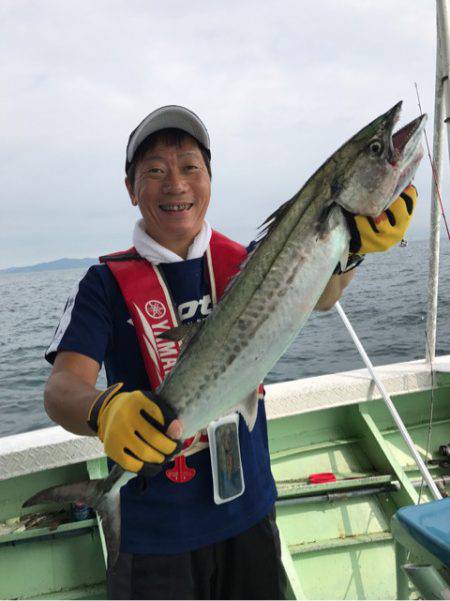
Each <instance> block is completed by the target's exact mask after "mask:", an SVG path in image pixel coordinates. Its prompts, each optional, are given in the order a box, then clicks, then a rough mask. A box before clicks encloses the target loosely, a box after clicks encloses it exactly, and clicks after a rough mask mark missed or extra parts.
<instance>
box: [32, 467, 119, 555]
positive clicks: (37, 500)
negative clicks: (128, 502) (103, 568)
mask: <svg viewBox="0 0 450 601" xmlns="http://www.w3.org/2000/svg"><path fill="white" fill-rule="evenodd" d="M122 472H123V470H122ZM119 475H120V474H119V472H117V471H115V470H114V469H113V470H112V471H111V473H110V474H109V476H108V478H104V479H96V480H85V481H83V482H74V483H72V484H63V485H61V486H52V487H50V488H46V489H44V490H41V491H40V492H38V493H36V494H35V495H33V496H32V497H30V498H29V499H27V500H26V501H25V502H24V503H23V505H22V507H31V506H32V505H39V504H45V503H74V502H76V501H80V502H82V503H84V504H85V505H88V506H89V507H92V509H94V510H95V511H96V512H97V514H98V516H99V518H100V520H101V524H102V528H103V533H104V535H105V542H106V548H107V551H108V566H113V565H114V564H115V563H116V561H117V557H118V555H119V549H120V494H119V490H118V489H117V488H116V489H114V490H111V489H112V486H113V484H114V483H115V482H116V480H117V476H119Z"/></svg>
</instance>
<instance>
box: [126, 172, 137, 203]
mask: <svg viewBox="0 0 450 601" xmlns="http://www.w3.org/2000/svg"><path fill="white" fill-rule="evenodd" d="M125 186H126V187H127V190H128V196H129V197H130V199H131V204H132V205H133V206H134V207H135V206H136V205H137V203H138V201H137V198H136V196H135V194H134V191H133V186H132V185H131V182H130V180H129V179H128V177H126V178H125Z"/></svg>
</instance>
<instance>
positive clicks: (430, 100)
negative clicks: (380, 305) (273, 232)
mask: <svg viewBox="0 0 450 601" xmlns="http://www.w3.org/2000/svg"><path fill="white" fill-rule="evenodd" d="M434 5H435V3H434V2H432V1H431V0H395V1H394V2H393V1H392V0H314V1H313V0H308V1H305V0H292V1H291V0H283V1H282V2H280V0H264V2H261V0H258V1H256V0H255V1H254V0H239V1H235V0H227V2H223V3H219V2H206V1H196V0H193V1H191V2H189V3H186V2H184V1H183V2H181V1H175V0H174V1H172V0H165V1H164V2H154V1H152V0H145V1H144V0H142V1H141V0H126V1H125V0H124V1H120V0H107V1H106V0H96V1H95V2H91V1H83V0H82V1H79V2H72V1H71V0H54V1H51V0H39V1H38V2H37V1H31V0H29V1H23V0H1V2H0V87H1V90H2V93H1V97H0V124H1V132H2V135H1V139H2V143H1V145H0V153H1V157H0V159H1V161H0V173H1V180H2V183H1V195H2V197H1V205H0V222H1V243H0V248H1V255H0V268H2V267H9V266H12V265H25V264H32V263H37V262H40V261H46V260H52V259H56V258H59V257H63V256H65V257H85V256H97V255H99V254H104V253H107V252H110V251H115V250H119V249H123V248H127V247H129V246H130V245H131V231H132V227H133V224H134V222H135V220H136V219H137V213H136V209H135V208H133V207H131V205H130V203H129V200H128V196H127V194H126V190H125V188H124V185H123V177H124V172H123V169H124V158H125V145H126V141H127V138H128V135H129V133H130V131H131V130H132V129H134V127H135V126H136V125H137V124H138V123H139V122H140V121H141V120H142V119H143V118H144V117H145V116H146V115H147V114H148V113H149V112H151V111H152V110H154V109H155V108H157V107H158V106H161V105H165V104H181V105H185V106H187V107H188V108H190V109H192V110H194V111H195V112H196V113H197V114H199V116H200V117H201V118H202V120H203V121H204V122H205V124H206V126H207V128H208V130H209V132H210V136H211V142H212V155H213V162H212V167H213V194H212V202H211V207H210V211H209V220H210V222H211V223H212V225H213V226H214V227H216V228H217V229H220V230H221V231H222V232H224V233H225V234H228V235H229V236H232V237H234V238H236V239H237V240H239V241H241V242H248V241H249V240H251V239H252V238H253V237H254V235H255V231H256V226H257V225H258V224H259V223H261V222H262V221H263V220H264V218H265V217H266V216H267V215H268V214H269V213H271V212H272V211H273V209H274V208H275V207H276V206H278V205H279V204H281V203H282V202H283V201H284V200H286V199H287V198H289V197H290V196H292V195H293V193H295V192H296V191H297V190H298V189H299V188H300V187H301V186H302V184H303V183H304V182H305V180H306V179H307V177H308V176H309V175H311V174H312V172H313V171H314V170H315V169H316V168H317V167H318V166H319V165H320V164H321V163H322V162H323V161H324V160H325V159H326V158H327V157H328V156H329V155H330V154H332V153H333V151H334V150H335V149H336V148H337V147H338V146H340V145H341V144H342V143H343V142H344V141H345V140H346V139H348V138H349V137H350V136H351V135H352V134H353V133H355V132H356V131H357V130H358V129H360V128H361V127H362V126H364V125H365V124H366V123H368V122H369V121H370V120H371V119H372V118H374V117H375V116H377V115H378V114H380V113H382V112H384V111H385V110H387V109H388V108H390V107H391V106H392V105H393V104H395V103H396V102H397V101H398V100H400V99H403V100H404V105H403V116H402V123H406V122H407V120H410V119H412V118H414V117H415V116H416V115H417V114H418V106H417V100H416V95H415V89H414V82H415V81H416V82H417V83H418V86H419V90H420V94H421V100H422V106H423V109H424V111H425V112H428V113H429V114H430V117H432V112H433V104H434V78H435V15H434ZM428 135H429V139H430V142H431V140H432V118H431V119H430V121H429V125H428ZM416 183H417V185H418V188H419V191H420V194H421V199H420V206H419V208H418V210H417V213H416V216H415V218H414V221H413V225H412V228H411V234H410V237H411V238H417V237H424V236H426V235H427V225H428V220H429V203H430V166H429V164H428V162H425V160H424V161H423V162H422V165H421V167H420V170H419V172H418V175H417V177H416ZM443 192H444V199H446V190H445V189H444V191H443Z"/></svg>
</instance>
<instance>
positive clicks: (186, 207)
mask: <svg viewBox="0 0 450 601" xmlns="http://www.w3.org/2000/svg"><path fill="white" fill-rule="evenodd" d="M192 206H193V205H192V203H184V204H176V205H159V208H160V209H162V210H163V211H189V209H190V208H191V207H192Z"/></svg>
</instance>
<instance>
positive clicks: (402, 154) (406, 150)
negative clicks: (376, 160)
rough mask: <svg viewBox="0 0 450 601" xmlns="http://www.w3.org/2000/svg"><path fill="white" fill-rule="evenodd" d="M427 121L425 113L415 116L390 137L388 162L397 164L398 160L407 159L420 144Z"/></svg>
mask: <svg viewBox="0 0 450 601" xmlns="http://www.w3.org/2000/svg"><path fill="white" fill-rule="evenodd" d="M426 122H427V116H426V115H425V114H423V115H420V116H419V117H416V118H415V119H413V120H412V121H410V122H409V123H407V124H406V125H404V126H403V127H402V128H401V129H399V130H398V131H396V132H395V133H394V134H393V135H392V137H391V152H390V157H389V159H388V160H389V162H390V163H391V164H392V165H397V164H398V163H399V162H400V161H408V160H410V158H411V155H413V154H414V153H415V152H416V151H417V147H418V146H420V142H421V138H422V132H423V130H424V128H425V124H426Z"/></svg>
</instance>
